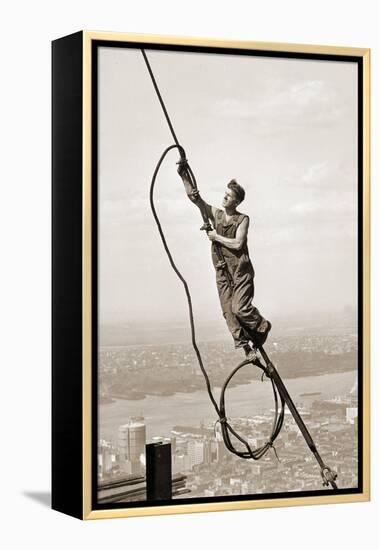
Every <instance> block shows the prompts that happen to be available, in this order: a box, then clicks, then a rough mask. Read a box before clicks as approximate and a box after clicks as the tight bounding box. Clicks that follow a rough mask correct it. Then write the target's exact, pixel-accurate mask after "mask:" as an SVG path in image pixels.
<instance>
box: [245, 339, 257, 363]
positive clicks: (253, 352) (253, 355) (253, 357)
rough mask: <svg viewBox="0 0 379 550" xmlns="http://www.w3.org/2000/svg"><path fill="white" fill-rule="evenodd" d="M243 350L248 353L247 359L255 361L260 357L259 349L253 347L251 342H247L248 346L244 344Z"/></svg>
mask: <svg viewBox="0 0 379 550" xmlns="http://www.w3.org/2000/svg"><path fill="white" fill-rule="evenodd" d="M243 350H244V352H245V355H246V359H248V360H249V361H251V362H252V363H254V362H255V361H256V360H257V359H258V355H257V350H256V349H255V348H251V347H250V345H249V344H246V346H243Z"/></svg>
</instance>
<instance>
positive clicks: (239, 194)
mask: <svg viewBox="0 0 379 550" xmlns="http://www.w3.org/2000/svg"><path fill="white" fill-rule="evenodd" d="M228 187H229V189H231V190H232V191H233V193H234V194H235V196H236V198H237V200H238V204H239V203H241V202H242V201H243V199H244V198H245V189H244V188H243V187H241V186H240V184H239V183H237V181H236V180H231V181H230V182H229V183H228Z"/></svg>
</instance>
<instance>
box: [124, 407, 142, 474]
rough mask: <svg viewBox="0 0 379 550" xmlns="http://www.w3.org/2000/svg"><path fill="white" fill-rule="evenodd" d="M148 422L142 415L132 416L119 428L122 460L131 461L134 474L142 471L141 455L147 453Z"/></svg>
mask: <svg viewBox="0 0 379 550" xmlns="http://www.w3.org/2000/svg"><path fill="white" fill-rule="evenodd" d="M145 445H146V424H145V422H144V419H143V418H142V417H138V418H131V419H130V421H129V422H128V424H123V425H122V426H120V427H119V429H118V446H119V450H120V462H121V463H122V462H130V470H131V473H132V474H140V473H141V471H142V463H141V457H143V456H144V455H145Z"/></svg>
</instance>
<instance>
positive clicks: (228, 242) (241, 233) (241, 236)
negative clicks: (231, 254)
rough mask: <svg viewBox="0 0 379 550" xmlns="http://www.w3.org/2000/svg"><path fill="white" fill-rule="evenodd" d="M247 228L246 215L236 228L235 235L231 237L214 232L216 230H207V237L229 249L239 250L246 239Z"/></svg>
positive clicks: (247, 220) (247, 219)
mask: <svg viewBox="0 0 379 550" xmlns="http://www.w3.org/2000/svg"><path fill="white" fill-rule="evenodd" d="M248 230H249V218H248V217H247V216H246V217H245V218H244V219H243V220H242V222H241V223H240V225H239V226H238V228H237V232H236V236H235V237H234V238H233V239H230V238H228V237H223V236H222V235H219V234H218V233H216V231H208V233H207V234H208V237H209V240H210V241H214V242H216V243H220V244H222V245H223V246H226V247H227V248H230V249H231V250H241V248H242V247H243V245H244V244H245V242H246V239H247V233H248Z"/></svg>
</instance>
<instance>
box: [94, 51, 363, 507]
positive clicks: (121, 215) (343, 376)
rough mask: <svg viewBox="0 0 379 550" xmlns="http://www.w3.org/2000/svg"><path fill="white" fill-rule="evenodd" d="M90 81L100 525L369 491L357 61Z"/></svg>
mask: <svg viewBox="0 0 379 550" xmlns="http://www.w3.org/2000/svg"><path fill="white" fill-rule="evenodd" d="M93 67H94V70H95V78H94V80H93V86H94V90H93V98H94V100H93V132H94V134H95V136H96V139H95V140H94V146H93V155H94V158H95V163H94V166H95V167H96V173H95V175H94V177H95V180H96V185H95V187H94V189H95V193H94V194H95V197H94V201H95V204H96V212H95V213H94V215H95V216H96V218H97V219H96V222H95V223H96V225H97V227H96V245H95V248H96V251H95V256H96V260H97V261H96V262H95V269H96V278H95V279H96V281H97V289H96V290H97V300H96V305H97V307H96V311H95V315H96V327H95V329H94V330H96V332H97V337H96V339H95V342H96V349H95V353H94V364H95V369H94V376H95V392H96V394H95V400H96V407H95V408H96V416H95V423H96V426H95V434H96V439H95V441H94V442H93V445H94V448H95V450H94V456H95V457H96V460H95V463H94V468H93V470H94V472H93V476H94V486H95V501H96V507H97V508H101V507H104V508H105V507H109V506H111V507H117V506H118V507H124V508H125V507H138V506H142V505H143V506H154V505H157V504H159V505H162V504H163V505H166V504H170V503H171V504H181V503H183V504H188V503H196V502H198V503H211V502H221V501H223V502H224V501H241V500H254V499H265V498H278V499H280V498H284V497H287V498H288V496H291V497H293V496H312V495H333V494H341V493H344V494H350V493H354V492H359V491H362V465H361V458H360V457H361V453H362V406H363V405H362V369H363V365H362V345H363V343H362V306H361V304H362V275H361V270H362V253H361V244H360V243H361V240H362V225H361V224H362V215H361V210H362V206H361V205H362V193H363V182H362V172H361V169H360V166H361V163H362V159H361V154H362V153H361V149H360V147H361V140H362V129H361V126H360V124H361V122H360V121H361V117H362V114H361V109H362V106H361V101H362V98H361V95H360V94H361V91H360V90H361V86H362V82H361V73H360V65H359V62H358V61H357V58H353V57H348V56H337V55H335V56H333V55H322V54H317V55H316V54H313V55H311V54H301V55H300V54H296V53H289V52H275V51H271V52H267V51H258V50H242V49H241V50H238V49H234V50H233V49H228V48H219V49H215V48H213V49H212V48H211V47H207V48H206V47H203V48H200V47H198V48H196V47H184V46H173V45H171V46H167V45H166V46H164V45H152V44H146V45H144V44H138V43H137V44H132V43H129V44H128V43H121V44H120V43H117V42H112V43H109V44H103V43H101V42H99V43H98V45H97V46H96V48H94V50H93Z"/></svg>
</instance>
